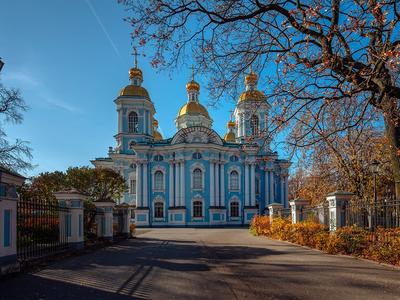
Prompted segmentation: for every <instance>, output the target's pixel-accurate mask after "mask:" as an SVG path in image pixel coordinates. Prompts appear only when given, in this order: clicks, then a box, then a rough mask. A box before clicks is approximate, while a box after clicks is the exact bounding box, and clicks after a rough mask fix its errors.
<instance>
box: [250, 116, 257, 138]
mask: <svg viewBox="0 0 400 300" xmlns="http://www.w3.org/2000/svg"><path fill="white" fill-rule="evenodd" d="M258 123H259V122H258V117H257V116H256V115H252V116H251V119H250V128H251V134H252V135H258Z"/></svg>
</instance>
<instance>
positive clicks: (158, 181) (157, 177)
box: [154, 171, 164, 191]
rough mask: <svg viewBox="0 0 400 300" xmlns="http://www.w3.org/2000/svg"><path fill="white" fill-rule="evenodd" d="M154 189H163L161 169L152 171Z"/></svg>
mask: <svg viewBox="0 0 400 300" xmlns="http://www.w3.org/2000/svg"><path fill="white" fill-rule="evenodd" d="M154 189H155V190H159V191H160V190H163V189H164V174H163V172H161V171H156V172H155V173H154Z"/></svg>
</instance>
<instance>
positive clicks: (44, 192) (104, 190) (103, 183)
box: [22, 167, 127, 202]
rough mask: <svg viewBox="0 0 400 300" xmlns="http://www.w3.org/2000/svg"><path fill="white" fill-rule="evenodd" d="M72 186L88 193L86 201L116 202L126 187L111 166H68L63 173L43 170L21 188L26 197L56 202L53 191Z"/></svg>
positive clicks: (122, 179)
mask: <svg viewBox="0 0 400 300" xmlns="http://www.w3.org/2000/svg"><path fill="white" fill-rule="evenodd" d="M70 188H74V189H76V190H78V191H79V192H81V193H83V194H85V195H87V196H88V200H89V201H91V202H95V201H113V202H115V201H117V200H119V199H120V198H121V197H122V195H123V193H124V192H125V191H126V189H127V187H126V184H125V180H124V178H123V177H122V176H121V175H119V174H118V173H116V172H115V171H113V170H111V169H104V168H98V169H93V168H89V167H70V168H68V170H67V171H66V172H60V171H55V172H46V173H41V174H39V175H38V176H36V177H34V178H32V179H31V182H30V183H29V184H27V185H25V186H24V187H23V189H22V194H23V196H24V197H26V198H27V199H38V200H43V201H49V202H51V201H56V199H55V197H54V192H56V191H60V190H63V189H70Z"/></svg>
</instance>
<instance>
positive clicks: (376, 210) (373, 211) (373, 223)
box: [342, 199, 400, 230]
mask: <svg viewBox="0 0 400 300" xmlns="http://www.w3.org/2000/svg"><path fill="white" fill-rule="evenodd" d="M342 211H343V214H344V218H345V225H346V226H353V225H355V226H357V227H360V228H364V229H369V230H374V229H375V228H377V227H382V228H397V227H400V201H397V200H392V199H383V200H380V201H378V202H376V203H368V202H361V201H352V202H349V203H347V204H345V205H344V206H343V207H342Z"/></svg>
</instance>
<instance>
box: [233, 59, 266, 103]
mask: <svg viewBox="0 0 400 300" xmlns="http://www.w3.org/2000/svg"><path fill="white" fill-rule="evenodd" d="M257 83H258V75H257V74H256V73H254V72H253V70H252V68H251V66H250V73H248V74H246V76H245V77H244V84H245V86H246V91H244V92H243V93H242V94H241V95H240V97H239V102H241V101H264V100H265V99H266V97H265V94H264V93H263V92H261V91H259V90H257Z"/></svg>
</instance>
